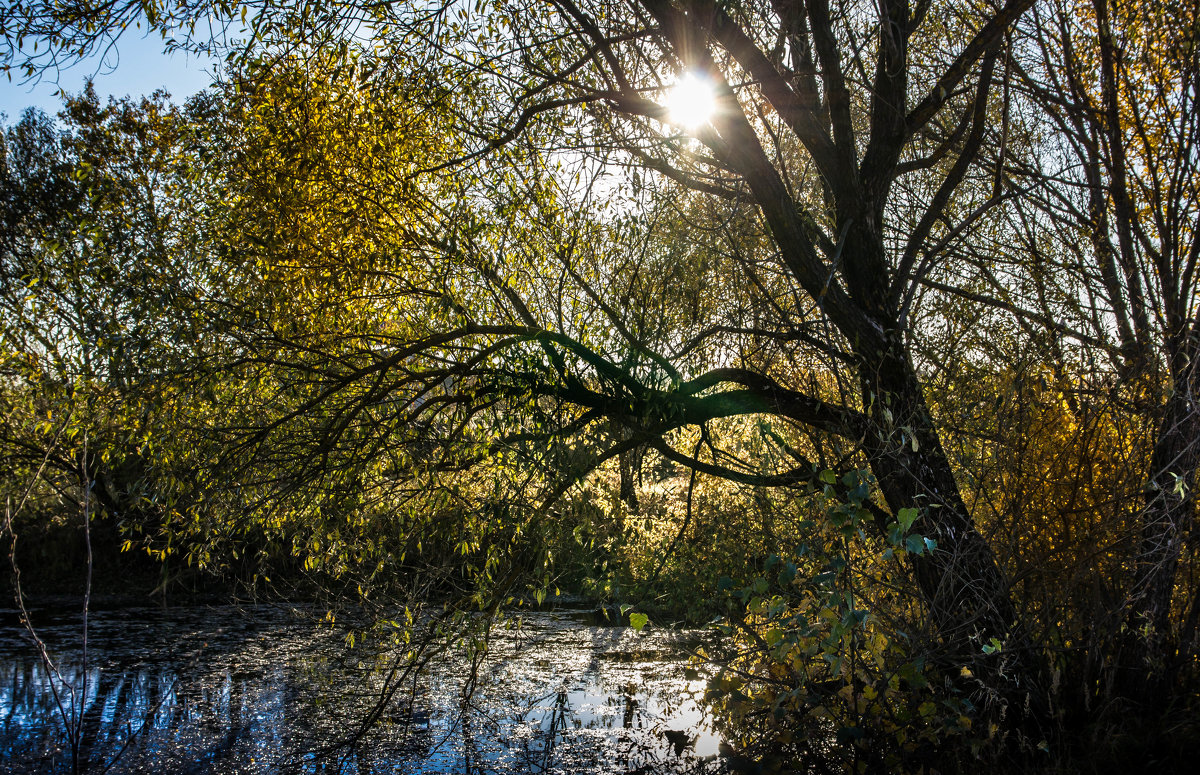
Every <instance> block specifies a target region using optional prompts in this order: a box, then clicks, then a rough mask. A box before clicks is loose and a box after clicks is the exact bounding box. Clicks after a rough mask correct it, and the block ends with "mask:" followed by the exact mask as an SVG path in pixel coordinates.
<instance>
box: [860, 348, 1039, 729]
mask: <svg viewBox="0 0 1200 775" xmlns="http://www.w3.org/2000/svg"><path fill="white" fill-rule="evenodd" d="M896 338H897V339H899V336H897V337H896ZM873 355H874V358H873V359H872V360H873V363H869V364H868V365H865V366H864V367H863V375H862V386H863V391H864V396H867V397H868V398H869V400H870V415H871V417H872V419H873V420H874V424H873V425H874V428H873V431H874V435H873V437H871V438H868V439H867V440H866V452H867V455H868V458H869V460H870V463H871V468H872V470H873V471H874V473H875V477H876V479H877V480H878V482H879V488H880V491H881V493H882V494H883V497H884V498H885V499H886V501H887V504H888V506H889V508H890V509H891V510H892V512H893V513H896V512H897V511H898V510H899V509H902V508H906V507H917V508H919V509H920V512H921V516H920V518H919V520H918V521H917V522H916V523H915V524H914V525H913V528H912V530H913V532H914V533H918V534H920V535H922V536H924V537H926V538H930V539H933V540H934V541H936V547H935V548H933V549H932V550H930V551H926V552H924V553H923V554H920V555H910V560H911V565H912V572H913V575H914V578H915V580H916V583H917V586H918V587H919V589H920V592H921V595H922V598H923V600H924V603H925V605H926V606H927V607H928V611H929V615H930V617H931V619H932V624H933V625H934V628H935V630H936V632H937V634H938V636H939V638H940V639H941V644H940V652H939V653H937V654H936V655H935V659H937V661H938V664H939V667H941V668H943V669H945V670H947V671H948V672H954V671H956V670H957V669H959V668H962V667H968V668H969V669H970V671H971V673H972V675H973V678H972V679H971V680H970V682H969V685H967V686H965V687H964V688H965V689H967V690H969V691H972V692H974V693H975V694H976V699H977V700H982V702H983V703H985V704H988V705H990V706H991V707H990V708H989V710H990V711H991V712H992V713H994V714H996V716H998V717H1001V718H1002V719H1003V720H1004V723H1005V725H1006V726H1007V727H1008V728H1009V729H1020V730H1021V731H1022V732H1023V733H1024V734H1025V735H1026V736H1029V735H1032V734H1034V733H1035V732H1037V729H1036V725H1037V724H1038V723H1039V713H1040V710H1041V709H1042V708H1043V706H1044V697H1043V695H1042V693H1041V690H1042V689H1043V688H1044V687H1043V681H1042V678H1043V676H1044V672H1045V671H1044V670H1043V668H1042V662H1041V659H1040V657H1039V655H1038V654H1037V653H1036V651H1035V650H1034V649H1033V648H1032V644H1031V642H1030V640H1029V637H1028V633H1027V632H1026V631H1025V629H1024V628H1023V627H1022V624H1021V622H1020V621H1019V620H1018V617H1017V613H1016V609H1015V607H1014V605H1013V601H1012V597H1011V594H1010V584H1009V581H1008V579H1007V578H1006V577H1005V574H1004V572H1003V571H1002V569H1001V568H1000V566H999V564H998V563H997V561H996V557H995V554H994V553H993V552H992V549H991V547H990V546H989V545H988V543H987V541H986V540H985V539H984V537H983V536H982V535H981V534H980V533H979V531H978V530H977V529H976V527H975V524H974V521H973V520H972V518H971V515H970V514H969V513H968V511H967V508H966V505H965V504H964V502H963V500H962V497H961V494H960V492H959V489H958V484H957V482H956V481H955V478H954V472H953V470H952V468H951V466H950V462H949V460H948V458H947V456H946V454H945V451H944V449H943V448H942V445H941V441H940V440H939V438H938V433H937V431H936V428H935V426H934V422H933V418H932V416H931V414H930V411H929V408H928V405H927V403H926V401H925V396H924V391H923V389H922V387H921V384H920V381H919V380H918V378H917V376H916V373H915V370H914V368H913V366H912V364H911V362H910V360H909V359H908V356H907V354H906V353H905V351H904V350H903V349H902V347H901V344H900V342H899V341H896V342H893V343H892V346H891V347H889V348H888V349H887V350H885V351H882V352H878V353H874V354H873ZM871 397H873V398H871ZM992 639H995V640H996V641H998V642H999V643H1000V644H1001V645H1000V647H999V648H998V649H995V643H994V642H993V640H992ZM984 646H988V650H987V651H986V652H985V650H984ZM976 690H982V691H976ZM1039 739H1040V738H1039ZM1034 742H1035V743H1036V742H1037V740H1034Z"/></svg>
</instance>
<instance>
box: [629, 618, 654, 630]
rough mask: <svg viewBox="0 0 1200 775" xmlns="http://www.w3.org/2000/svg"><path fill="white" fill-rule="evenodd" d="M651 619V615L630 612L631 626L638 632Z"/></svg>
mask: <svg viewBox="0 0 1200 775" xmlns="http://www.w3.org/2000/svg"><path fill="white" fill-rule="evenodd" d="M649 621H650V617H649V616H647V615H646V614H630V615H629V626H630V627H632V628H633V629H634V630H636V631H637V632H641V631H642V628H643V627H645V626H646V624H647V623H648V622H649Z"/></svg>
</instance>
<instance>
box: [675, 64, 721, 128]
mask: <svg viewBox="0 0 1200 775" xmlns="http://www.w3.org/2000/svg"><path fill="white" fill-rule="evenodd" d="M666 108H667V115H668V116H669V118H670V120H671V123H673V124H678V125H679V126H682V127H683V128H684V129H688V130H692V129H697V128H698V127H701V126H703V125H704V124H707V123H708V122H709V120H710V119H711V118H712V116H713V113H714V112H715V111H716V109H717V93H716V90H715V89H713V85H712V82H711V81H709V80H708V79H707V78H705V77H703V76H700V75H696V74H695V73H684V74H683V77H681V78H680V79H679V80H678V81H677V82H676V83H675V85H674V86H673V87H671V90H670V91H669V92H667V104H666Z"/></svg>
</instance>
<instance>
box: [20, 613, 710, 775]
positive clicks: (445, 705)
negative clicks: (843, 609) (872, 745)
mask: <svg viewBox="0 0 1200 775" xmlns="http://www.w3.org/2000/svg"><path fill="white" fill-rule="evenodd" d="M315 614H316V612H314V611H306V610H300V609H295V608H292V607H288V606H277V605H271V606H256V607H251V608H237V607H232V606H226V607H179V608H170V609H162V608H122V609H115V610H109V611H98V612H93V613H92V615H91V619H90V627H89V633H88V635H89V662H88V664H87V666H86V671H85V669H84V666H83V665H82V664H81V661H80V649H79V645H80V634H81V628H80V622H79V615H78V612H52V611H38V612H35V621H40V622H41V626H40V629H39V632H40V634H41V635H42V637H43V638H44V639H45V640H46V642H47V644H48V645H49V647H50V652H51V654H52V656H54V657H55V659H56V664H57V665H58V667H59V670H60V672H61V673H62V675H63V677H64V678H65V679H66V681H67V683H68V684H70V685H71V686H74V687H76V688H77V689H79V688H84V687H86V690H85V692H84V693H82V694H78V699H77V700H76V701H77V703H78V704H77V705H76V707H79V705H82V707H83V723H82V740H83V746H82V747H81V749H80V756H81V759H82V760H83V761H85V762H86V764H87V765H88V769H89V770H91V771H97V772H99V771H103V770H105V768H108V769H107V771H108V772H112V773H151V772H153V773H174V772H180V773H197V774H199V773H210V772H212V773H215V772H221V773H226V772H242V773H266V772H277V771H288V770H290V771H295V772H342V773H354V774H359V773H361V774H363V775H365V774H366V773H384V772H387V773H446V772H456V773H459V772H471V773H518V772H520V773H524V772H546V773H584V772H587V773H592V772H597V773H626V772H638V773H649V772H668V773H670V772H678V773H684V772H687V773H700V772H715V771H717V770H718V768H719V764H720V760H719V758H718V757H717V744H718V742H719V740H718V737H717V736H716V735H715V734H714V733H713V732H712V731H711V729H709V728H708V727H707V726H706V725H705V723H704V721H703V718H702V714H701V711H700V706H699V704H698V701H699V699H700V693H701V692H702V690H703V687H704V683H705V680H704V676H703V675H702V674H701V673H699V672H697V671H696V670H695V669H694V668H693V667H690V666H689V664H688V662H687V651H688V648H689V647H690V646H694V645H695V644H696V643H697V642H698V638H699V634H698V633H696V632H672V631H667V630H654V629H652V628H648V629H647V630H646V631H644V632H642V633H636V632H634V631H633V630H631V629H629V628H627V627H612V626H599V625H597V624H596V622H595V620H594V619H593V618H592V617H591V615H590V614H589V613H588V612H585V611H569V610H568V611H556V612H550V613H532V614H530V613H525V614H522V615H521V616H520V617H519V620H518V619H516V618H510V619H509V620H508V621H507V622H506V623H505V624H504V625H498V626H496V627H494V628H493V631H492V636H491V637H490V638H489V641H488V642H489V646H488V648H487V650H486V653H482V654H479V655H477V657H476V658H475V659H474V660H471V659H468V658H467V656H466V655H467V654H468V653H469V649H468V648H467V647H466V646H464V645H461V644H448V648H446V649H445V650H443V651H442V652H441V653H440V654H434V655H432V656H430V657H429V659H428V662H427V664H426V665H425V669H423V670H422V671H421V672H420V674H419V675H416V676H414V675H410V674H406V673H405V672H404V671H403V669H402V668H403V667H404V665H405V664H406V663H405V662H404V660H403V659H397V655H398V654H399V653H400V652H397V651H396V650H394V649H385V648H382V647H379V646H363V645H361V644H360V645H359V646H358V647H357V648H349V647H348V645H347V643H346V637H345V631H344V630H342V629H339V628H333V627H330V626H329V625H328V624H323V623H322V622H321V621H320V619H319V616H317V615H315ZM472 676H473V677H474V680H471V679H472ZM85 678H86V681H85ZM50 684H51V681H50V680H49V678H48V676H47V672H46V670H45V669H44V668H43V666H42V665H41V664H40V662H39V660H38V659H37V656H36V652H35V651H34V650H33V647H32V645H31V643H30V641H29V640H28V638H27V637H25V636H24V634H23V631H22V629H21V628H20V626H19V625H18V622H17V619H16V616H15V612H13V611H0V762H3V765H0V770H4V771H11V772H14V773H33V772H39V773H40V772H69V771H70V762H71V751H70V747H69V746H68V745H67V739H68V737H67V735H66V733H65V731H64V726H63V723H62V715H63V714H62V713H61V712H60V711H59V709H58V705H57V703H56V701H55V699H54V696H53V693H52V692H51V691H50ZM468 684H469V685H470V686H471V687H473V691H468V690H467V685H468ZM60 695H61V697H60V700H61V701H62V704H63V707H64V709H65V710H66V712H68V713H69V712H70V707H71V697H70V693H69V692H67V691H60ZM368 719H373V720H374V721H373V723H370V724H366V723H365V722H366V721H367V720H368ZM352 741H353V743H352ZM6 768H7V769H6Z"/></svg>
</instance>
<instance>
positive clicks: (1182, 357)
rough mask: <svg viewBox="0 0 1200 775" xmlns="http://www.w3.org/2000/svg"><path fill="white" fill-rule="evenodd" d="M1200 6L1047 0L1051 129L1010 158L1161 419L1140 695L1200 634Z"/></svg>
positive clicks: (1045, 244) (1028, 61)
mask: <svg viewBox="0 0 1200 775" xmlns="http://www.w3.org/2000/svg"><path fill="white" fill-rule="evenodd" d="M1197 11H1198V9H1197V7H1196V6H1195V5H1194V4H1184V5H1181V6H1179V5H1177V6H1165V5H1163V6H1156V7H1154V8H1151V9H1147V8H1140V7H1138V8H1135V7H1133V6H1131V5H1129V4H1127V3H1120V2H1109V0H1094V1H1091V2H1086V3H1052V4H1046V5H1045V6H1039V7H1038V8H1037V10H1036V13H1035V14H1033V15H1032V16H1031V17H1030V18H1029V20H1028V25H1027V30H1023V32H1024V34H1027V35H1028V43H1027V44H1026V45H1024V46H1023V47H1022V49H1021V50H1023V51H1024V52H1025V53H1026V56H1022V57H1018V58H1017V59H1016V62H1017V65H1018V67H1019V68H1020V75H1021V82H1020V88H1021V90H1022V91H1023V92H1024V95H1025V99H1027V100H1028V101H1029V103H1030V104H1031V105H1032V106H1034V107H1031V108H1030V109H1029V112H1028V115H1029V116H1030V117H1031V120H1032V121H1034V122H1035V124H1040V125H1041V126H1044V127H1045V128H1046V129H1047V130H1048V132H1047V134H1046V136H1047V140H1046V141H1045V143H1044V144H1041V145H1039V146H1036V147H1035V148H1036V155H1034V156H1031V157H1027V158H1019V159H1016V160H1015V161H1014V163H1013V164H1012V167H1011V169H1012V170H1013V172H1015V173H1016V174H1018V175H1020V176H1022V177H1023V178H1024V179H1025V180H1029V181H1032V182H1031V187H1032V191H1031V193H1030V195H1028V196H1027V197H1026V198H1024V199H1023V200H1022V202H1021V204H1022V207H1021V208H1020V209H1021V226H1020V227H1019V228H1020V230H1021V231H1023V232H1024V234H1025V240H1024V241H1025V242H1026V243H1027V244H1029V245H1035V244H1040V245H1041V246H1042V247H1041V249H1040V250H1041V252H1040V253H1039V252H1038V251H1037V249H1034V251H1035V255H1038V258H1039V259H1040V260H1041V261H1047V260H1048V261H1061V262H1062V264H1061V268H1059V269H1058V271H1054V272H1048V273H1046V274H1045V275H1044V278H1045V279H1043V280H1042V281H1041V285H1042V287H1049V286H1051V285H1054V284H1056V283H1061V279H1060V278H1062V277H1064V276H1074V277H1076V278H1078V282H1079V283H1080V288H1079V292H1080V293H1082V294H1084V295H1085V298H1087V299H1088V300H1089V304H1088V306H1087V307H1084V308H1082V309H1079V308H1077V313H1075V314H1076V315H1077V317H1076V322H1075V323H1074V325H1075V326H1076V327H1077V328H1078V330H1084V331H1089V332H1090V333H1091V336H1092V341H1093V342H1095V343H1099V344H1101V345H1102V348H1101V349H1100V357H1101V358H1102V359H1103V362H1105V363H1107V364H1108V365H1107V369H1106V371H1107V373H1108V374H1109V375H1111V376H1110V381H1112V379H1111V377H1116V378H1117V380H1118V381H1117V385H1118V387H1119V389H1121V390H1123V391H1124V392H1125V394H1126V395H1128V396H1130V398H1129V400H1130V401H1131V403H1132V405H1133V406H1134V407H1135V408H1136V409H1135V410H1136V412H1137V413H1139V414H1141V415H1142V416H1145V417H1147V418H1148V419H1149V421H1150V422H1151V423H1152V425H1153V426H1156V430H1155V432H1154V434H1153V441H1152V445H1151V447H1150V449H1149V450H1148V459H1147V460H1146V463H1145V469H1144V470H1145V473H1144V476H1145V480H1144V485H1143V489H1142V493H1141V498H1142V501H1143V502H1142V505H1141V508H1140V514H1139V519H1138V528H1137V529H1138V530H1139V531H1140V535H1138V536H1137V537H1136V538H1134V539H1133V543H1132V551H1131V552H1130V557H1131V561H1132V574H1131V577H1130V579H1129V581H1128V588H1127V593H1126V594H1127V602H1126V608H1125V611H1126V617H1125V621H1124V625H1125V627H1126V630H1127V632H1128V633H1130V634H1128V635H1126V636H1125V638H1124V653H1123V655H1122V657H1121V660H1120V661H1121V664H1120V667H1119V668H1118V669H1119V670H1120V671H1121V673H1122V674H1121V675H1118V676H1117V680H1118V684H1119V687H1120V690H1121V691H1122V692H1123V693H1124V694H1126V695H1127V696H1129V697H1130V698H1133V699H1136V700H1138V701H1139V702H1147V701H1150V700H1152V699H1153V698H1154V697H1156V696H1158V695H1159V694H1160V692H1161V689H1162V683H1161V682H1162V681H1164V680H1167V679H1166V676H1167V675H1169V674H1172V673H1173V672H1174V669H1173V667H1172V665H1177V664H1180V662H1179V660H1182V661H1183V662H1186V661H1187V660H1189V659H1190V657H1189V656H1187V655H1190V654H1194V653H1195V651H1196V647H1197V642H1196V638H1197V631H1196V628H1195V625H1194V624H1193V623H1194V622H1195V620H1196V614H1195V613H1194V603H1189V602H1187V601H1186V599H1185V598H1186V596H1187V593H1186V592H1185V591H1184V590H1185V589H1186V587H1184V586H1183V585H1182V584H1181V581H1182V577H1181V576H1180V572H1181V568H1182V567H1183V566H1181V564H1180V563H1181V559H1183V558H1185V557H1187V556H1188V555H1189V553H1190V552H1191V551H1192V548H1191V547H1192V544H1193V542H1194V538H1193V536H1194V534H1195V527H1194V526H1195V520H1196V513H1197V512H1196V509H1197V506H1196V499H1195V477H1196V472H1197V470H1198V469H1200V404H1198V403H1197V390H1198V389H1200V377H1198V372H1197V367H1196V362H1197V357H1198V356H1200V349H1198V348H1200V280H1198V279H1197V276H1196V273H1197V263H1198V261H1200V236H1198V234H1197V231H1196V220H1197V217H1198V216H1200V190H1198V189H1197V187H1196V179H1195V170H1196V168H1197V163H1198V162H1200V157H1198V155H1197V136H1198V131H1200V119H1198V118H1197V111H1196V110H1195V109H1194V101H1195V97H1196V85H1197V78H1198V77H1200V58H1198V56H1197V50H1196V46H1195V19H1196V17H1197ZM1056 256H1061V257H1062V258H1060V259H1058V258H1055V257H1056ZM1068 272H1069V273H1070V274H1069V275H1068V274H1067V273H1068ZM1049 293H1050V294H1057V295H1062V294H1063V293H1064V292H1063V291H1062V290H1058V289H1055V290H1050V291H1049ZM1066 295H1067V297H1068V298H1069V297H1070V292H1069V291H1067V292H1066ZM1060 314H1061V315H1062V317H1064V318H1065V317H1068V316H1070V315H1072V311H1070V309H1069V308H1068V310H1067V311H1066V312H1065V313H1060ZM1133 633H1136V634H1133ZM1147 671H1148V672H1147ZM1147 675H1150V676H1157V678H1155V679H1153V680H1147Z"/></svg>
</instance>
